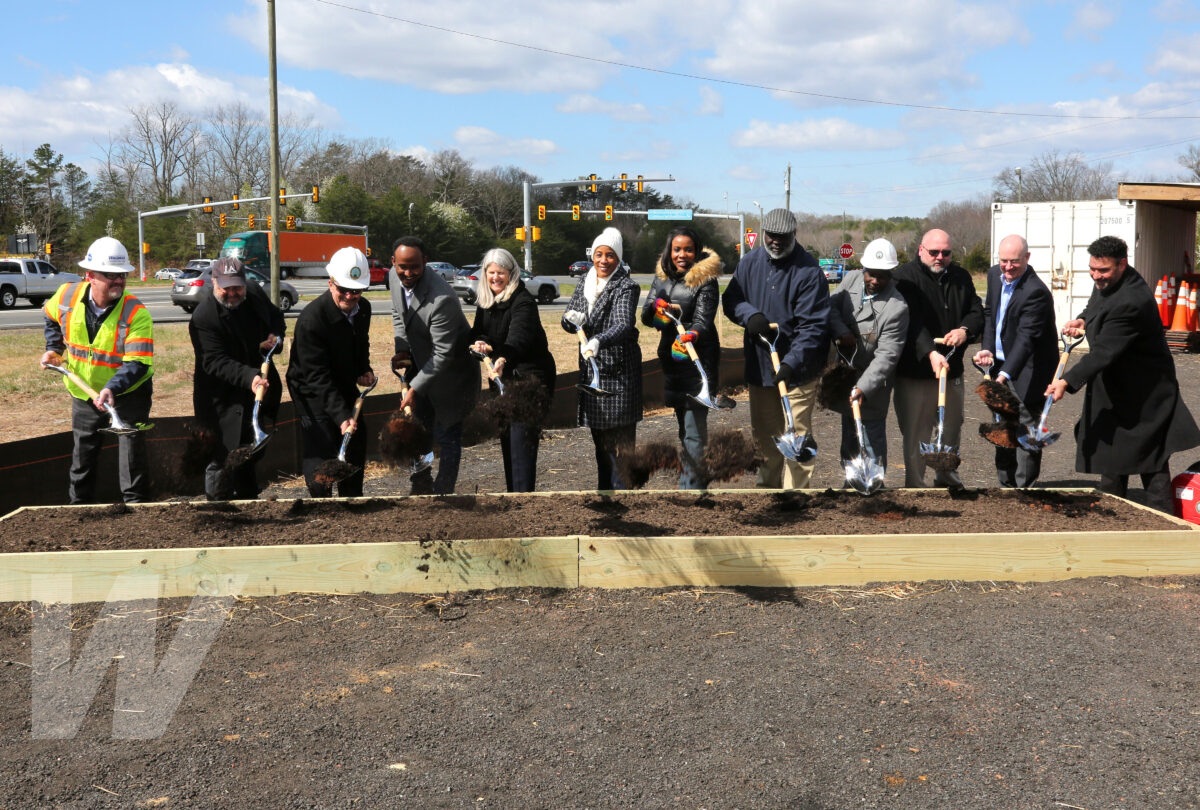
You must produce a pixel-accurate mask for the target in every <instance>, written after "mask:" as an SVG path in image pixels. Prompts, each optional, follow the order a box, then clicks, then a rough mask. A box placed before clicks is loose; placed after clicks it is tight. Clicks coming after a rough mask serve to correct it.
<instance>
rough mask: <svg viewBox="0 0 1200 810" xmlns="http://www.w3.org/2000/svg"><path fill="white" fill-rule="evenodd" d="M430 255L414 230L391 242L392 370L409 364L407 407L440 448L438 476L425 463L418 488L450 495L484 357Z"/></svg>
mask: <svg viewBox="0 0 1200 810" xmlns="http://www.w3.org/2000/svg"><path fill="white" fill-rule="evenodd" d="M425 260H426V255H425V244H424V243H423V242H422V241H421V240H420V239H418V238H417V237H415V236H402V237H400V238H399V239H397V240H396V241H395V243H394V244H393V245H392V267H393V271H394V272H395V274H396V275H395V277H394V278H393V279H392V281H393V283H392V285H391V289H392V326H393V331H394V334H395V345H396V354H395V355H394V356H393V357H392V368H394V369H396V370H397V371H400V370H403V373H404V376H405V379H406V380H407V381H408V384H409V386H410V387H409V389H408V391H407V392H405V394H404V398H403V400H402V401H401V403H400V404H401V407H408V406H411V407H412V409H413V413H414V414H415V415H416V417H417V418H418V419H420V420H421V422H422V423H423V424H425V426H426V427H428V428H429V430H430V433H431V434H432V436H433V440H434V441H435V442H436V443H437V445H438V451H439V459H438V471H437V477H436V478H434V477H433V472H432V470H430V469H429V468H428V467H427V468H425V469H424V470H422V471H421V472H419V473H417V474H416V475H415V476H413V478H412V491H413V493H414V494H428V493H431V492H432V493H437V494H438V495H448V494H450V493H452V492H454V487H455V484H456V483H457V482H458V466H459V460H460V459H461V458H462V429H463V420H464V419H466V417H467V414H469V413H470V412H471V410H472V409H473V408H474V407H475V399H476V397H478V396H479V387H480V384H479V361H478V360H476V359H475V358H474V357H472V356H471V353H470V345H471V326H470V324H468V323H467V318H466V316H465V315H464V314H463V311H462V306H461V305H459V303H458V296H457V295H455V294H454V290H452V289H451V288H450V285H449V284H448V283H446V281H445V279H443V278H442V277H441V276H439V275H438V274H437V273H426V272H425ZM397 281H399V283H395V282H397Z"/></svg>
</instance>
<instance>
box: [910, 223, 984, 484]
mask: <svg viewBox="0 0 1200 810" xmlns="http://www.w3.org/2000/svg"><path fill="white" fill-rule="evenodd" d="M951 253H952V251H951V248H950V235H949V234H948V233H946V232H945V231H943V230H939V229H937V228H934V229H933V230H931V231H929V232H928V233H926V234H925V236H923V237H922V238H921V246H920V247H919V248H918V249H917V258H915V259H913V260H912V261H910V262H908V263H907V264H902V265H900V267H898V268H896V287H897V289H899V291H900V294H901V295H903V296H904V300H905V301H906V302H907V303H908V337H907V339H906V340H905V342H904V351H902V352H901V353H900V362H899V363H898V365H897V366H896V390H895V394H894V395H893V401H894V402H895V406H896V421H897V422H898V423H899V425H900V433H901V435H902V436H903V437H904V486H906V487H923V486H925V459H924V458H923V457H922V454H921V442H927V441H929V440H930V438H931V437H932V434H933V429H934V427H935V426H936V425H937V411H938V372H939V371H940V370H941V369H942V368H946V369H947V381H946V382H947V384H946V422H945V432H944V434H943V442H944V443H945V444H946V445H948V446H950V447H958V446H959V444H960V439H961V437H962V423H963V379H962V377H963V354H964V352H965V351H966V348H967V345H968V344H970V343H972V342H973V341H976V340H978V339H979V335H980V334H981V333H982V332H983V302H981V301H980V300H979V295H978V294H977V293H976V292H975V283H974V282H973V281H972V280H971V274H970V273H968V272H967V271H966V270H964V269H963V268H962V266H961V265H959V264H958V263H957V262H954V261H952V260H951V258H950V255H951ZM935 338H941V339H942V344H941V346H939V345H938V344H935V343H934V339H935ZM952 350H953V351H952ZM943 351H944V352H945V353H946V354H943ZM947 355H948V356H949V359H947ZM933 485H934V486H938V487H961V486H962V479H960V478H959V477H958V473H957V472H955V471H953V470H938V471H937V472H936V473H935V474H934V477H933Z"/></svg>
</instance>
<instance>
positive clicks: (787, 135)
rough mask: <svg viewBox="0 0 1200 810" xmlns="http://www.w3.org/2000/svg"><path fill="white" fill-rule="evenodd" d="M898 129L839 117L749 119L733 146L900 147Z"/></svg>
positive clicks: (734, 140)
mask: <svg viewBox="0 0 1200 810" xmlns="http://www.w3.org/2000/svg"><path fill="white" fill-rule="evenodd" d="M902 140H903V139H902V137H901V136H900V134H899V133H898V132H893V131H885V130H879V129H871V128H870V127H864V126H861V125H859V124H855V123H852V122H850V121H846V120H845V119H842V118H824V119H820V120H809V121H789V122H782V123H772V122H770V121H760V120H758V119H755V120H752V121H751V122H750V126H749V127H747V128H746V129H743V130H741V131H739V132H735V133H734V135H733V145H734V146H741V147H751V148H754V147H757V148H767V149H797V150H798V149H839V150H840V149H846V150H859V149H890V148H892V147H896V146H899V145H900V144H901V141H902Z"/></svg>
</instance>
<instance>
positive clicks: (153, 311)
mask: <svg viewBox="0 0 1200 810" xmlns="http://www.w3.org/2000/svg"><path fill="white" fill-rule="evenodd" d="M653 278H654V277H653V276H651V275H649V274H648V273H639V274H636V275H634V276H633V280H634V281H636V282H637V283H638V284H639V285H641V288H642V296H643V300H644V297H645V294H646V291H647V290H649V289H650V283H651V281H652V280H653ZM555 280H556V281H557V282H558V283H559V286H560V287H561V286H562V285H564V284H567V283H571V284H573V283H575V279H568V278H567V277H566V276H555ZM288 281H290V282H291V284H292V286H294V287H295V288H296V289H297V290H298V291H299V292H300V301H299V303H298V304H297V305H296V306H294V307H292V310H291V311H290V312H288V313H287V317H288V318H295V317H296V316H297V315H299V314H300V310H301V309H303V308H304V307H305V306H306V305H307V304H308V302H309V301H312V300H313V299H314V298H316V297H317V296H318V295H320V294H321V293H322V292H324V291H325V290H326V288H327V285H326V282H325V281H324V280H322V279H307V278H291V279H288ZM373 289H374V288H373ZM133 293H134V295H136V296H137V297H138V298H140V299H141V301H142V303H143V304H145V305H146V308H147V309H148V310H150V317H151V318H153V319H154V322H155V323H187V321H188V319H189V318H191V315H189V314H188V313H186V312H184V311H183V310H182V309H180V308H179V307H177V306H175V305H174V304H172V303H171V285H170V284H168V283H167V282H162V283H161V284H153V285H147V286H143V287H135V288H134V289H133ZM569 300H570V297H569V296H567V295H563V296H561V297H560V298H559V299H558V300H557V301H555V302H554V303H553V304H543V305H542V309H546V310H551V311H562V310H564V309H566V306H567V301H569ZM372 306H373V307H374V308H375V311H374V316H375V317H376V318H382V317H388V318H390V317H391V315H392V308H391V304H390V302H389V301H388V300H387V299H386V298H385V299H384V300H382V301H378V300H376V301H374V302H373V303H372ZM463 309H464V310H465V311H466V312H467V317H468V318H470V317H471V316H472V314H473V313H474V311H475V306H474V305H471V306H465V305H464V307H463ZM43 321H44V318H43V316H42V310H41V308H40V307H34V306H32V305H31V304H30V303H29V302H28V301H25V300H23V299H22V300H18V301H17V305H16V306H15V307H13V308H12V309H6V310H0V329H41V328H42V324H43Z"/></svg>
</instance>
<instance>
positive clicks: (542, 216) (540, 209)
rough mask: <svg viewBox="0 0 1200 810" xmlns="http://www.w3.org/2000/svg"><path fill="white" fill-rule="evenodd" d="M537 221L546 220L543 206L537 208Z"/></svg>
mask: <svg viewBox="0 0 1200 810" xmlns="http://www.w3.org/2000/svg"><path fill="white" fill-rule="evenodd" d="M538 219H540V220H545V219H546V206H544V205H539V206H538Z"/></svg>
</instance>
